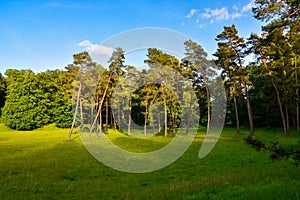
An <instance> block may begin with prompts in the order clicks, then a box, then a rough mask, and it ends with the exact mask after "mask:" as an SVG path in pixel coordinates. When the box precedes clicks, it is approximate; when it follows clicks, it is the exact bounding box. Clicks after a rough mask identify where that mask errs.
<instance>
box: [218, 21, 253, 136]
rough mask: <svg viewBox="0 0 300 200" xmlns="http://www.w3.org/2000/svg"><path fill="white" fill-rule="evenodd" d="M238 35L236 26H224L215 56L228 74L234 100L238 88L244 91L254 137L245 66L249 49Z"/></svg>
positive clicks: (248, 82)
mask: <svg viewBox="0 0 300 200" xmlns="http://www.w3.org/2000/svg"><path fill="white" fill-rule="evenodd" d="M237 34H238V31H237V29H236V28H235V26H234V25H232V26H224V30H223V32H222V33H220V34H219V35H218V36H217V38H216V40H217V41H219V42H218V47H219V48H218V50H217V52H216V53H215V54H214V55H215V56H216V57H217V58H218V60H217V64H218V66H220V67H221V68H223V69H224V71H223V72H224V73H226V76H227V81H230V82H229V84H230V85H232V87H233V92H232V93H233V98H235V94H236V92H235V89H236V88H238V87H239V86H240V87H241V88H242V90H243V93H244V95H245V99H246V104H247V111H248V118H249V125H250V133H251V135H253V134H254V125H253V118H252V109H251V103H250V97H249V85H250V84H251V82H250V80H249V77H248V69H247V67H245V66H244V58H245V56H246V55H247V54H246V50H247V49H246V43H245V41H244V39H243V38H241V37H239V36H238V35H237ZM234 102H235V111H236V117H237V116H238V113H237V105H236V100H235V99H234ZM238 123H239V121H238V117H237V126H238ZM237 132H238V133H239V128H237Z"/></svg>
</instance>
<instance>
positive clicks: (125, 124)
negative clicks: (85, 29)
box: [0, 0, 300, 138]
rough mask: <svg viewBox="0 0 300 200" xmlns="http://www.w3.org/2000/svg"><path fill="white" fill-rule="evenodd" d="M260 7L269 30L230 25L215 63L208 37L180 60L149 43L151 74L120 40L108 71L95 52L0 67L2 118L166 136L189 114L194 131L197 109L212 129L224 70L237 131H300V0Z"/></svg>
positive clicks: (11, 122) (15, 123)
mask: <svg viewBox="0 0 300 200" xmlns="http://www.w3.org/2000/svg"><path fill="white" fill-rule="evenodd" d="M255 5H256V6H255V7H254V8H253V14H254V17H255V18H257V19H258V20H261V21H263V22H264V26H263V27H262V34H260V35H258V34H255V33H253V34H251V35H250V36H249V37H247V38H243V37H241V36H239V34H238V29H237V27H235V25H231V26H224V29H223V31H222V32H221V33H220V34H218V35H217V36H216V42H217V45H218V49H217V50H216V52H215V53H214V54H213V55H214V59H213V60H210V59H208V57H207V56H208V55H207V53H206V52H205V51H204V49H203V48H202V47H201V45H200V44H198V43H197V42H195V41H192V40H187V41H185V43H184V47H185V57H184V58H182V59H178V58H176V57H175V56H173V55H170V54H168V53H166V52H163V51H162V50H160V49H156V48H149V49H148V52H147V59H146V60H144V63H145V64H147V65H148V69H145V70H143V71H139V70H138V69H137V68H136V67H135V66H131V65H125V64H124V63H125V61H126V57H125V56H126V52H124V51H123V49H122V48H121V47H118V48H116V49H115V50H114V52H113V53H112V55H111V58H110V60H109V61H108V62H109V67H108V69H105V68H103V67H102V66H101V65H99V64H98V63H96V62H94V61H93V60H92V58H91V56H90V55H89V53H88V52H81V53H78V54H74V55H73V58H74V61H73V63H72V64H69V65H68V66H66V67H65V69H64V70H47V71H45V72H40V73H34V72H33V71H31V70H16V69H9V70H7V71H6V72H5V73H4V75H2V74H0V108H1V112H0V115H1V122H2V123H4V124H5V125H6V126H8V127H10V128H12V129H17V130H32V129H36V128H39V127H41V126H43V125H46V124H50V123H54V124H55V125H56V126H57V127H63V128H70V127H71V129H70V134H69V138H70V137H71V134H72V131H73V128H74V127H75V126H78V127H80V128H81V129H82V130H84V129H89V131H90V132H92V131H93V130H97V131H99V132H100V134H102V132H107V129H108V128H109V127H110V128H115V129H121V127H122V130H123V131H124V130H126V132H127V134H128V135H130V133H131V127H132V126H133V122H134V124H137V125H139V126H141V127H144V134H147V127H148V125H151V126H152V127H151V130H148V131H151V132H152V131H153V133H154V134H157V133H160V134H163V135H164V136H168V135H169V134H170V135H175V134H176V129H177V128H179V126H180V124H181V123H182V122H183V121H184V123H185V124H186V133H188V127H190V126H192V125H193V123H195V122H193V121H192V120H191V119H192V118H193V116H192V115H197V114H199V119H198V122H197V123H198V124H200V125H203V126H206V127H207V133H208V130H209V126H210V119H211V116H210V114H211V107H212V106H215V105H216V104H217V102H214V100H213V99H214V98H212V97H211V96H210V93H211V91H210V88H209V87H208V84H209V82H212V81H214V80H215V78H216V76H217V74H218V73H219V72H221V76H222V80H223V84H224V86H225V93H226V98H227V111H226V120H225V123H226V124H227V125H228V126H235V127H236V131H237V133H238V134H239V133H240V126H249V130H250V133H251V134H252V135H253V134H254V128H255V127H282V130H283V134H284V135H285V136H287V135H289V131H290V129H291V128H294V129H297V130H299V103H300V102H299V80H298V77H299V76H300V73H299V64H298V63H300V57H299V51H300V21H299V10H300V8H299V2H298V1H297V0H285V1H262V0H256V1H255ZM170 69H172V70H170ZM157 71H159V72H160V73H161V75H160V77H158V79H157V81H156V80H155V79H154V77H155V76H154V75H153V72H157ZM151 78H152V83H151V84H148V83H147V82H145V81H144V82H143V80H149V79H151ZM93 80H97V82H95V81H93ZM132 88H138V89H135V90H134V91H132ZM174 91H176V92H174ZM191 91H194V93H195V95H196V99H194V100H193V98H194V97H193V95H191V93H192V92H191ZM183 101H185V102H186V103H182V102H183ZM193 102H196V104H197V105H195V104H194V103H193ZM195 108H197V109H198V110H197V112H192V111H193V110H195ZM183 110H186V111H187V112H183ZM88 124H89V125H88ZM87 125H88V126H87ZM104 125H105V126H104ZM124 128H126V129H124ZM148 129H149V128H148Z"/></svg>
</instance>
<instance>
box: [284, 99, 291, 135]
mask: <svg viewBox="0 0 300 200" xmlns="http://www.w3.org/2000/svg"><path fill="white" fill-rule="evenodd" d="M285 115H286V130H287V132H288V134H289V133H290V120H289V108H288V105H285Z"/></svg>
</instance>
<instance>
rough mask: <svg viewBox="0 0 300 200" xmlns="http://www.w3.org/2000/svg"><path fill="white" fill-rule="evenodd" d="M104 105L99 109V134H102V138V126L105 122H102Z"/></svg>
mask: <svg viewBox="0 0 300 200" xmlns="http://www.w3.org/2000/svg"><path fill="white" fill-rule="evenodd" d="M101 110H102V105H101V107H100V108H99V111H100V114H99V128H100V129H99V134H100V139H101V138H102V128H103V122H102V112H101Z"/></svg>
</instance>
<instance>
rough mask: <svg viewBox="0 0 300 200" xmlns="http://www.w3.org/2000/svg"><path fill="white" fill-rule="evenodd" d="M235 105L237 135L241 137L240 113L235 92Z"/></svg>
mask: <svg viewBox="0 0 300 200" xmlns="http://www.w3.org/2000/svg"><path fill="white" fill-rule="evenodd" d="M233 103H234V111H235V120H236V133H237V134H239V135H240V134H241V129H240V120H239V113H238V107H237V101H236V96H235V92H233Z"/></svg>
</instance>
